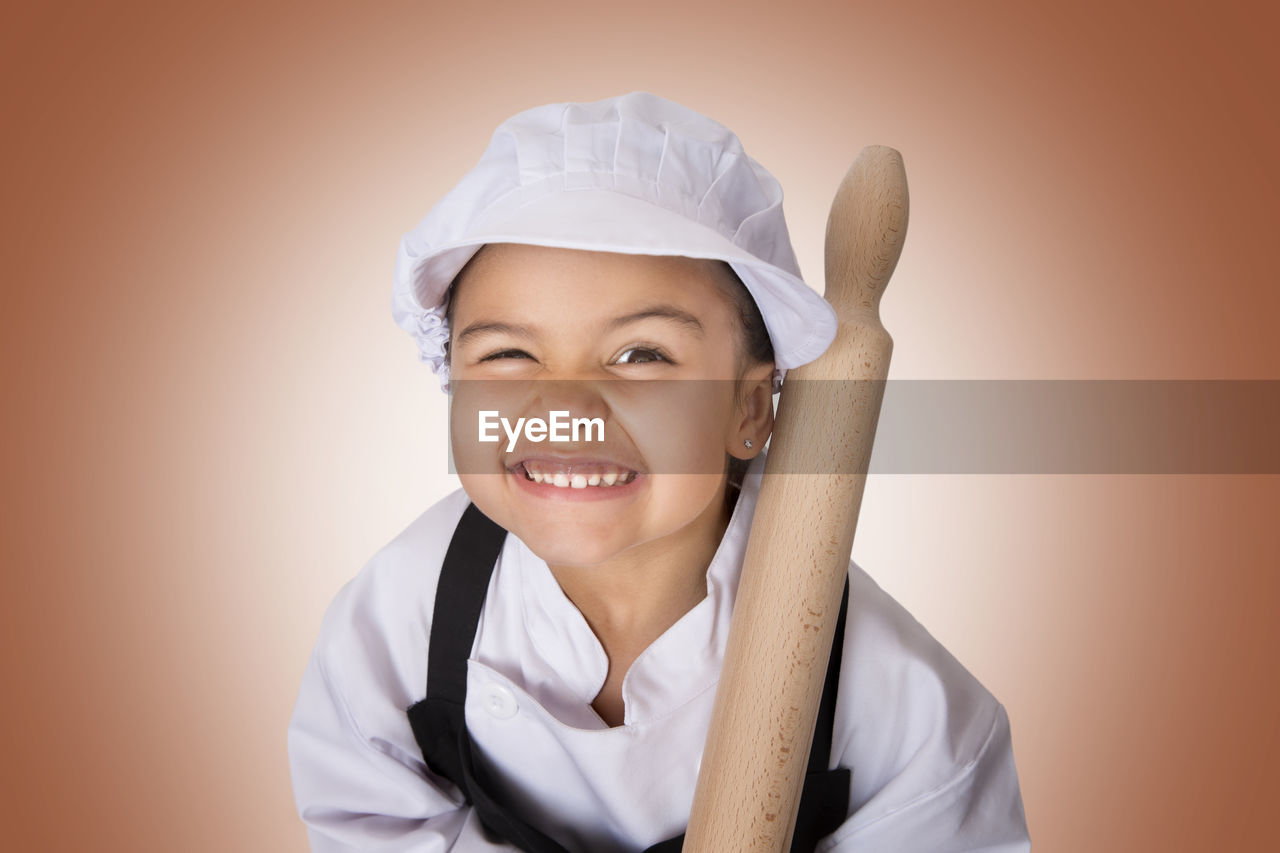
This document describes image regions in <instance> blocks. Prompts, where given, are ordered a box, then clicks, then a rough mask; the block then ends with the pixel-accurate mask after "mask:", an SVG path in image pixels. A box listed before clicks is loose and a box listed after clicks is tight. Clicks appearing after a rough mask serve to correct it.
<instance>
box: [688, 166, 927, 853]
mask: <svg viewBox="0 0 1280 853" xmlns="http://www.w3.org/2000/svg"><path fill="white" fill-rule="evenodd" d="M906 232H907V179H906V172H905V170H904V169H903V166H902V156H901V155H900V154H899V153H898V152H897V151H895V150H894V149H892V148H886V147H884V146H879V145H873V146H868V147H866V148H864V149H863V150H862V152H861V153H860V154H859V155H858V158H857V159H856V160H855V161H854V163H853V165H852V166H851V167H850V168H849V171H848V173H847V174H846V175H845V177H844V180H843V181H842V182H841V184H840V188H839V189H838V190H837V192H836V197H835V201H834V202H833V203H832V205H831V214H830V216H829V218H828V220H827V236H826V293H825V296H826V298H827V301H828V302H830V303H831V304H832V306H833V307H834V308H835V310H836V314H837V315H838V317H839V320H840V325H839V331H838V332H837V335H836V339H835V341H834V343H832V345H831V347H830V348H829V349H828V350H827V351H826V352H825V353H823V355H822V356H821V357H820V358H818V359H817V360H816V361H813V362H811V363H810V364H806V365H804V366H802V367H799V368H796V369H794V370H790V371H788V373H787V378H786V382H785V383H784V385H783V390H782V394H781V397H780V399H779V401H778V416H777V420H776V422H775V425H774V429H773V443H772V445H771V448H770V451H769V456H768V459H767V461H766V466H765V477H764V481H763V483H762V484H761V488H760V495H759V499H758V501H757V504H756V510H755V518H754V521H753V522H752V525H751V535H750V539H749V540H748V542H747V551H746V556H745V558H744V563H743V567H742V578H741V581H740V585H739V588H738V596H737V599H736V601H735V604H734V610H733V621H732V623H731V626H730V629H729V640H728V647H727V649H726V651H725V659H724V667H723V670H722V672H721V676H720V684H719V687H718V689H717V692H716V701H715V707H714V711H713V712H712V718H711V728H710V731H709V733H708V735H707V743H706V748H705V750H704V751H703V756H702V766H701V769H700V771H699V773H698V783H697V787H696V789H695V791H694V799H693V809H692V812H691V814H690V816H689V827H688V830H687V832H686V834H685V843H684V847H683V849H684V850H685V851H697V853H744V851H761V853H764V851H769V853H781V851H786V850H788V849H789V847H790V845H791V835H792V832H793V830H794V828H795V819H796V810H797V809H798V808H799V804H800V791H801V787H802V785H803V782H804V774H805V770H806V765H807V762H808V756H809V746H810V743H811V741H812V739H813V727H814V723H815V721H816V719H817V714H818V704H819V700H820V699H821V696H822V684H823V679H824V676H825V674H826V666H827V659H828V656H829V654H830V651H831V642H832V638H833V636H834V634H835V623H836V616H837V615H838V613H839V612H840V600H841V597H842V595H843V592H844V582H845V578H846V576H847V574H848V568H849V556H850V553H851V551H852V549H853V534H854V529H855V528H856V526H857V523H858V510H859V508H860V507H861V505H862V492H863V488H864V486H865V485H866V473H867V468H868V466H869V465H870V461H871V445H872V441H873V440H874V438H875V433H876V422H877V421H878V420H879V417H880V404H881V401H882V399H883V397H884V380H885V379H886V378H887V377H888V374H889V357H890V355H891V354H892V352H893V339H892V338H890V337H889V334H888V333H887V332H886V331H885V329H884V326H883V325H881V323H880V297H881V295H883V293H884V289H885V286H886V285H887V284H888V282H889V277H890V276H891V275H892V274H893V270H894V267H895V266H897V263H898V257H899V255H901V253H902V243H903V239H904V238H905V237H906ZM815 380H841V381H815ZM858 380H863V381H858Z"/></svg>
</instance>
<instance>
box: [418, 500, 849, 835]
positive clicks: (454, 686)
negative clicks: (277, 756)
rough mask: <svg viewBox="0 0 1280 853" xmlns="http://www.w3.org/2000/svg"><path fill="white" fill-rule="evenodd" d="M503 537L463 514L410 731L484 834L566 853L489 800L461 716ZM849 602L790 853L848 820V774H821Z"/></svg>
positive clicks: (484, 521)
mask: <svg viewBox="0 0 1280 853" xmlns="http://www.w3.org/2000/svg"><path fill="white" fill-rule="evenodd" d="M506 535H507V531H505V530H503V529H502V528H501V527H499V526H498V525H497V524H495V523H494V522H493V521H492V520H490V519H489V518H488V517H487V516H485V515H484V514H483V513H481V512H480V510H478V509H476V506H475V504H470V505H468V506H467V509H466V511H465V512H463V514H462V519H461V521H459V522H458V527H457V529H456V530H455V531H454V534H453V539H452V540H451V541H450V542H449V549H448V551H447V552H446V553H445V558H444V566H443V567H442V569H441V572H440V582H439V586H438V588H437V590H436V602H435V609H434V613H433V615H432V621H431V641H430V646H429V647H428V653H427V695H426V698H424V699H421V700H419V701H418V702H415V703H414V704H413V705H412V706H411V707H410V708H409V709H408V714H409V723H410V725H412V726H413V736H414V738H415V739H416V740H417V741H418V746H419V747H420V748H421V749H422V757H423V758H424V759H426V762H427V765H428V766H429V767H430V768H431V770H432V771H433V772H434V773H436V774H437V775H439V776H443V777H445V778H446V779H448V780H449V781H451V782H453V784H455V785H457V786H458V789H459V790H461V791H462V793H463V795H464V796H466V798H467V801H468V802H469V803H471V805H472V806H473V807H474V808H475V810H476V813H477V816H478V817H479V818H480V822H481V823H482V824H484V826H485V828H486V829H487V830H489V831H490V832H492V833H494V834H495V835H497V836H499V837H500V838H501V839H502V840H503V841H505V842H507V843H509V844H514V845H516V846H517V847H519V848H520V849H521V850H524V851H527V853H568V851H567V850H566V849H565V848H564V847H563V846H562V845H560V844H559V843H558V842H556V841H554V840H552V839H551V838H549V837H547V836H546V835H545V834H543V833H542V832H540V831H539V830H537V829H535V828H534V827H533V826H531V825H529V824H528V823H526V822H525V821H524V820H522V819H521V818H520V817H519V816H518V815H517V814H516V813H515V812H513V811H511V810H509V809H508V808H507V807H505V806H504V805H503V804H502V803H500V802H499V801H498V800H497V799H495V797H494V796H493V795H492V794H491V793H490V792H492V791H494V790H497V786H495V785H494V784H493V783H492V782H491V781H489V780H488V779H487V778H486V771H485V768H484V766H483V763H482V762H478V761H476V760H475V752H474V749H473V747H472V743H471V738H470V736H469V735H468V733H467V726H466V722H465V716H464V703H465V702H466V698H467V659H468V658H469V657H470V656H471V646H472V644H473V642H474V640H475V632H476V625H477V623H478V622H479V620H480V612H481V609H482V608H483V606H484V599H485V595H486V594H487V592H488V589H489V578H490V576H491V575H492V574H493V567H494V563H496V562H497V559H498V554H499V553H500V552H501V550H502V543H503V541H504V540H505V539H506ZM848 598H849V583H848V581H847V580H846V581H845V592H844V601H843V602H842V603H841V605H840V616H839V618H838V620H837V622H836V633H835V639H834V642H833V644H832V647H831V659H830V663H829V664H828V665H827V678H826V683H825V684H824V686H823V689H822V704H821V705H820V706H819V708H818V722H817V726H816V727H815V729H814V733H813V746H812V748H811V749H810V751H809V767H808V771H807V773H806V775H805V780H804V790H803V793H802V795H801V798H800V809H799V812H798V814H797V816H796V828H795V833H794V835H793V836H792V841H791V851H792V853H812V851H813V849H814V846H815V845H816V844H817V843H818V841H819V840H820V839H822V838H825V837H826V836H828V835H830V834H831V833H833V832H835V830H836V829H837V828H838V827H839V826H840V824H841V823H843V822H844V819H845V817H846V815H847V813H848V808H849V777H850V771H849V770H848V768H844V767H840V768H837V769H835V770H828V769H827V766H826V765H827V757H828V756H829V755H830V753H831V732H832V727H833V725H834V722H835V705H836V688H837V686H838V685H839V681H840V650H841V647H842V645H843V642H842V638H843V636H844V623H845V615H846V612H847V610H848ZM683 844H684V834H683V833H681V834H680V835H678V836H676V837H675V838H669V839H667V840H666V841H662V842H659V843H658V844H654V845H653V846H651V847H649V848H648V850H646V851H645V853H679V851H680V849H681V847H682V845H683Z"/></svg>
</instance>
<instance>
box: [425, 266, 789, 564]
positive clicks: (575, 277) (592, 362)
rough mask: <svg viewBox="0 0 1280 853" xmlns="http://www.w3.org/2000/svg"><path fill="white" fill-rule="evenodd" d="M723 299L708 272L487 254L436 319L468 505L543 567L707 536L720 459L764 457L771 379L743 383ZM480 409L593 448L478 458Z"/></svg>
mask: <svg viewBox="0 0 1280 853" xmlns="http://www.w3.org/2000/svg"><path fill="white" fill-rule="evenodd" d="M729 286H739V285H737V284H736V282H731V279H730V278H729V277H728V274H727V271H725V270H724V269H723V267H721V266H720V265H719V263H718V262H715V261H707V260H697V259H691V258H679V257H658V256H650V255H624V254H614V253H607V252H587V251H578V250H571V249H560V248H549V247H542V246H526V245H519V244H505V243H504V244H492V245H490V246H487V247H486V248H485V249H484V250H483V251H482V252H481V254H480V255H478V256H477V257H476V258H475V259H474V260H473V262H472V263H471V264H470V265H469V266H468V267H467V269H466V272H465V273H464V274H463V276H462V278H461V279H460V280H459V282H458V284H457V289H456V292H455V294H454V296H453V304H452V312H451V313H452V322H451V329H452V330H453V334H452V340H451V342H450V354H451V355H450V375H451V382H452V383H453V397H452V401H451V421H452V425H451V434H452V441H453V451H454V458H455V462H456V464H457V469H458V471H459V476H460V478H461V480H462V485H463V487H464V488H465V490H466V492H467V494H468V496H469V497H470V498H471V500H472V501H474V502H475V504H476V506H478V507H479V508H480V510H481V511H482V512H484V513H485V514H486V515H488V516H489V517H490V518H492V519H493V520H494V521H495V522H497V523H498V524H500V525H501V526H503V527H504V528H506V529H507V530H510V531H511V532H513V533H514V534H516V535H517V536H519V537H520V539H521V540H523V541H524V542H525V543H526V544H527V545H528V546H529V547H530V548H531V549H532V550H533V552H534V553H536V554H538V555H539V556H540V557H542V558H543V559H544V560H546V561H547V562H548V563H550V564H553V565H564V566H592V565H597V564H600V563H603V562H605V561H606V560H609V559H610V558H612V557H614V556H616V555H619V554H622V553H623V552H626V551H627V550H628V549H631V548H634V547H636V546H644V545H646V544H649V543H654V544H655V545H660V543H659V540H662V539H664V537H676V539H672V540H670V542H669V543H668V544H674V543H675V542H676V541H678V540H679V541H686V540H688V539H690V537H692V538H693V539H697V538H698V537H699V536H702V537H707V536H718V535H719V531H718V529H716V528H715V521H717V520H718V519H719V518H720V515H721V511H722V505H723V498H724V488H725V463H726V459H725V453H726V452H728V453H730V454H732V455H734V456H737V457H739V458H746V457H749V456H753V455H755V453H756V452H758V451H752V450H748V449H747V448H746V447H745V446H744V443H743V439H745V438H750V439H751V440H752V443H753V444H754V446H755V447H756V448H759V447H761V446H763V444H764V441H765V439H766V438H767V437H768V435H769V431H770V429H771V428H772V416H773V409H772V395H771V390H770V384H771V377H772V372H773V365H772V364H762V365H753V366H750V367H749V368H747V370H746V371H745V374H744V372H743V364H742V356H741V343H740V341H741V336H742V330H741V321H740V320H739V315H738V314H737V313H736V311H735V310H734V307H733V305H732V303H731V301H730V298H729V296H728V294H727V293H726V290H725V288H726V287H729ZM740 377H745V380H746V381H745V382H744V383H741V384H738V383H735V382H734V380H735V379H738V378H740ZM476 380H485V381H476ZM489 380H507V381H489ZM481 410H492V411H497V412H498V413H499V416H500V417H501V418H504V419H506V420H507V421H508V423H509V424H510V425H512V426H514V425H515V424H516V423H517V420H518V419H519V418H521V417H525V418H541V419H543V420H549V419H550V412H551V411H553V410H560V411H567V412H568V413H569V417H572V418H600V419H601V420H602V421H603V423H604V429H603V432H604V438H603V441H600V440H588V439H587V436H586V434H585V430H584V432H583V433H581V434H580V435H579V440H578V441H573V442H568V443H552V442H549V441H546V440H544V441H541V442H537V441H533V440H532V439H531V438H530V437H529V436H528V434H523V433H522V434H521V435H520V436H519V437H518V438H516V439H514V440H510V439H509V438H508V434H507V433H506V432H505V431H504V429H503V428H502V427H497V428H496V430H495V432H496V434H497V435H498V436H499V440H498V441H497V442H494V443H481V442H479V441H478V440H477V436H478V431H479V417H480V415H479V413H480V411H481ZM596 438H597V435H596V434H595V433H592V439H596ZM539 480H540V481H541V482H539ZM610 482H612V483H613V484H612V485H608V483H610ZM557 484H558V485H557ZM712 530H715V533H712V532H711V531H712Z"/></svg>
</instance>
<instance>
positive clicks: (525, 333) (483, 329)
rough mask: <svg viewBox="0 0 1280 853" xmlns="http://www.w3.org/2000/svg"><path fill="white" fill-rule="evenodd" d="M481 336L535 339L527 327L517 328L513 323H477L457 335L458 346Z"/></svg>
mask: <svg viewBox="0 0 1280 853" xmlns="http://www.w3.org/2000/svg"><path fill="white" fill-rule="evenodd" d="M482 335H512V336H513V337H517V338H524V339H525V340H533V339H534V338H536V337H537V335H535V334H534V333H533V330H532V329H530V328H529V327H528V326H517V325H515V324H514V323H498V322H483V321H477V322H475V323H472V324H471V325H469V326H467V327H466V328H465V329H463V330H462V331H461V332H459V333H458V344H459V345H461V344H462V343H463V342H464V341H466V340H467V339H468V338H474V337H479V336H482Z"/></svg>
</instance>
